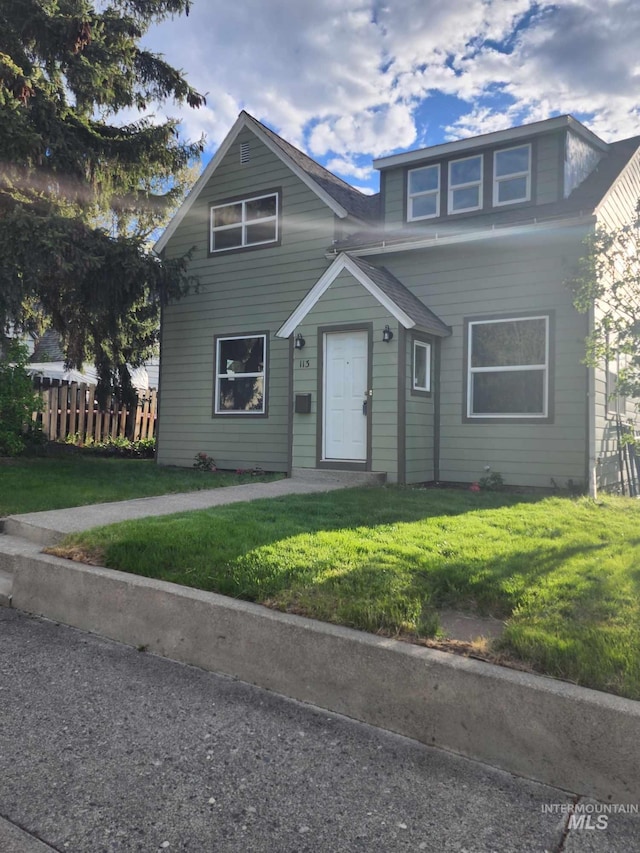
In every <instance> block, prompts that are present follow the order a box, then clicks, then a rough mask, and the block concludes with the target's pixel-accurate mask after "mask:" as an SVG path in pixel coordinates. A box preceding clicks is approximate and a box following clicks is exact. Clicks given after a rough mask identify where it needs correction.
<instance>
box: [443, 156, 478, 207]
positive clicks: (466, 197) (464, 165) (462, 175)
mask: <svg viewBox="0 0 640 853" xmlns="http://www.w3.org/2000/svg"><path fill="white" fill-rule="evenodd" d="M481 207H482V155H481V154H478V155H477V156H475V157H464V158H463V159H462V160H452V161H451V162H450V163H449V213H466V212H468V211H470V210H480V208H481Z"/></svg>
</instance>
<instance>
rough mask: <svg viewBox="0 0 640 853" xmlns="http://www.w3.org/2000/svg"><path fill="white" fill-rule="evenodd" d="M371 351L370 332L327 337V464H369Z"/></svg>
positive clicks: (325, 411)
mask: <svg viewBox="0 0 640 853" xmlns="http://www.w3.org/2000/svg"><path fill="white" fill-rule="evenodd" d="M368 350H369V336H368V333H367V332H366V331H357V332H356V331H353V332H327V333H325V336H324V417H323V427H324V440H323V458H324V459H325V460H332V459H335V460H337V461H345V462H346V461H349V462H366V459H367V406H366V405H365V403H367V401H368V388H367V380H368V363H367V361H368Z"/></svg>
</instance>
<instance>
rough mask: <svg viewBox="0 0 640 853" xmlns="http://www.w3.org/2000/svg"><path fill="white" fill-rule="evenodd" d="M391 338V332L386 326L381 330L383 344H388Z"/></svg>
mask: <svg viewBox="0 0 640 853" xmlns="http://www.w3.org/2000/svg"><path fill="white" fill-rule="evenodd" d="M392 337H393V332H392V331H391V329H390V328H389V326H388V325H386V326H385V327H384V329H383V330H382V340H383V341H384V342H385V344H388V343H389V341H390V340H391V338H392Z"/></svg>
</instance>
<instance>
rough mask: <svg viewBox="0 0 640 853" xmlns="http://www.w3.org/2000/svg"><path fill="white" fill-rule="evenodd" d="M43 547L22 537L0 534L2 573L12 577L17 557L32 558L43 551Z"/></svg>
mask: <svg viewBox="0 0 640 853" xmlns="http://www.w3.org/2000/svg"><path fill="white" fill-rule="evenodd" d="M42 547H43V546H42V545H41V544H39V543H38V542H30V541H29V540H27V539H23V538H22V537H21V536H10V535H9V534H7V533H3V534H0V572H4V573H5V574H9V575H12V574H13V572H14V565H15V557H16V556H17V555H18V554H19V555H27V556H32V555H35V554H39V553H40V551H42Z"/></svg>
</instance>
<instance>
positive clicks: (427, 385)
mask: <svg viewBox="0 0 640 853" xmlns="http://www.w3.org/2000/svg"><path fill="white" fill-rule="evenodd" d="M418 347H422V348H423V349H424V350H425V351H426V363H427V369H426V374H425V385H424V387H423V386H421V385H417V384H416V349H417V348H418ZM411 366H412V374H413V375H412V378H411V390H412V391H422V392H423V393H427V394H428V393H430V392H431V344H430V343H427V341H420V340H414V341H413V363H412V365H411Z"/></svg>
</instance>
